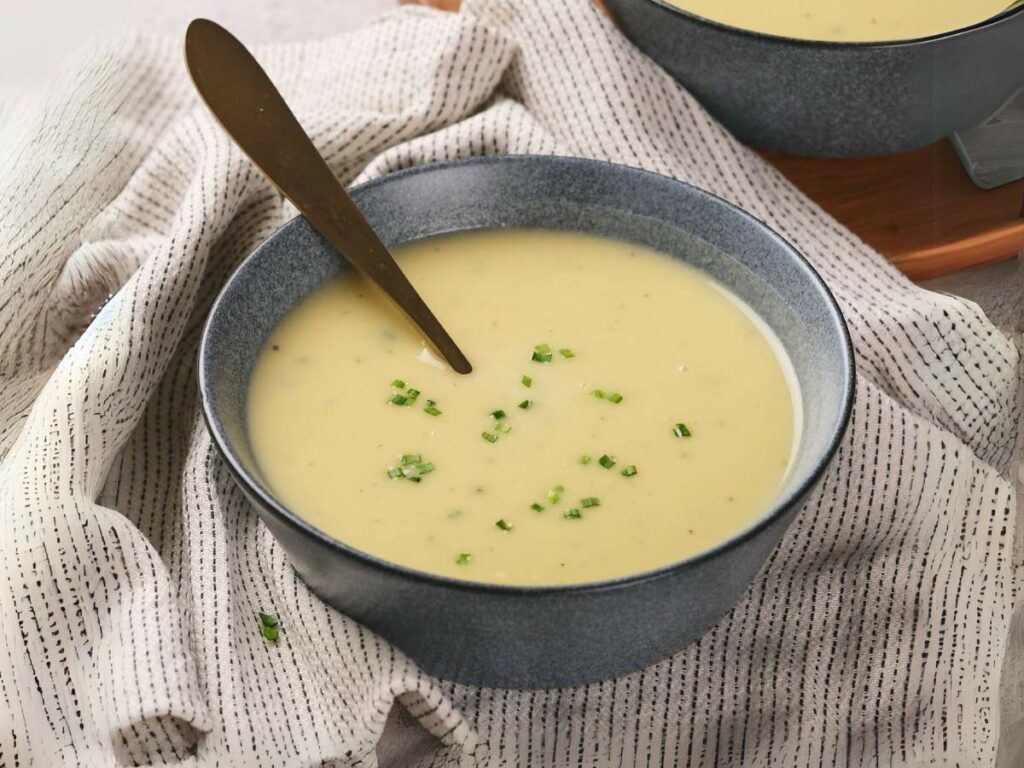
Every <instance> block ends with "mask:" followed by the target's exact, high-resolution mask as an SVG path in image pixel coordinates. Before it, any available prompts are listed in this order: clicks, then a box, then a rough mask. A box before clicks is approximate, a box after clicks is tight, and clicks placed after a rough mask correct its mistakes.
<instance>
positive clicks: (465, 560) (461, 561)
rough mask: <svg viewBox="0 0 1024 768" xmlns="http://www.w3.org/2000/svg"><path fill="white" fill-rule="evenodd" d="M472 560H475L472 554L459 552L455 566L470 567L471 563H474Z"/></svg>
mask: <svg viewBox="0 0 1024 768" xmlns="http://www.w3.org/2000/svg"><path fill="white" fill-rule="evenodd" d="M472 559H473V554H472V553H471V552H459V556H458V557H456V558H455V564H456V565H469V563H470V561H472Z"/></svg>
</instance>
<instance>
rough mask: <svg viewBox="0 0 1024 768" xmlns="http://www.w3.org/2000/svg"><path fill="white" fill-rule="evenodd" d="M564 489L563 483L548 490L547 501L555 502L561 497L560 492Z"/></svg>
mask: <svg viewBox="0 0 1024 768" xmlns="http://www.w3.org/2000/svg"><path fill="white" fill-rule="evenodd" d="M564 491H565V486H564V485H556V486H555V487H553V488H552V489H551V490H550V491H548V501H549V502H551V503H552V504H557V503H558V501H559V499H561V498H562V493H563V492H564Z"/></svg>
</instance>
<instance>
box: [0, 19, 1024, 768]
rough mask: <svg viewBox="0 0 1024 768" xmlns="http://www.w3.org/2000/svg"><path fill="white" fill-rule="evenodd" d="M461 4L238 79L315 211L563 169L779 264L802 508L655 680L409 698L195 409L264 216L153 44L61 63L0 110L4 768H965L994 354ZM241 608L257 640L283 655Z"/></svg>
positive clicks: (1002, 535) (1005, 389)
mask: <svg viewBox="0 0 1024 768" xmlns="http://www.w3.org/2000/svg"><path fill="white" fill-rule="evenodd" d="M467 6H468V7H467V8H466V9H465V10H464V12H463V13H462V14H460V15H451V14H442V13H438V12H434V11H428V10H425V9H417V8H406V9H402V10H399V11H396V12H393V13H390V14H387V15H386V16H384V17H382V18H381V19H379V20H378V21H377V22H376V23H374V24H372V25H370V26H368V27H367V28H365V29H363V30H361V31H359V32H357V33H353V34H348V35H343V36H338V37H334V38H331V39H326V40H322V41H317V42H309V43H305V44H301V45H300V44H288V45H280V46H266V47H262V48H258V49H257V51H256V52H257V55H258V56H259V58H260V59H261V60H262V61H263V62H265V64H266V66H267V68H268V70H269V71H270V73H271V75H272V77H273V78H274V79H275V80H276V81H277V83H278V84H279V85H280V87H281V89H282V91H283V92H284V94H285V96H286V98H288V100H289V101H290V102H291V103H292V104H293V105H294V106H295V108H296V112H297V114H298V115H299V118H300V120H301V121H302V122H303V124H304V125H305V126H306V127H307V129H308V130H309V132H310V133H311V135H312V136H313V138H314V140H315V142H316V143H317V145H318V146H319V147H320V149H321V150H322V151H323V152H324V154H325V155H326V157H327V158H328V160H329V161H330V163H331V165H332V166H333V168H334V169H335V170H336V171H337V173H338V175H339V176H340V177H341V178H342V179H344V180H345V181H346V182H348V181H352V180H354V179H356V178H357V177H359V178H368V177H371V176H376V175H379V174H383V173H387V172H389V171H393V170H396V169H399V168H404V167H407V166H410V165H414V164H419V163H426V162H430V161H434V160H442V159H448V158H454V157H465V156H469V155H474V154H493V153H506V152H508V153H524V152H530V153H558V154H565V155H581V156H587V157H596V158H604V159H609V160H614V161H617V162H623V163H629V164H632V165H637V166H641V167H644V168H649V169H651V170H655V171H659V172H661V173H666V174H669V175H672V176H675V177H677V178H680V179H685V180H687V181H690V182H692V183H694V184H697V185H699V186H701V187H703V188H705V189H709V190H712V191H713V192H716V193H717V194H719V195H721V196H723V197H725V198H727V199H729V200H731V201H733V202H735V203H737V204H739V205H741V206H742V207H744V208H746V209H747V210H748V211H750V212H752V213H753V214H754V215H755V216H757V217H758V218H760V219H762V220H764V221H766V222H768V223H769V224H770V225H771V226H773V227H774V228H776V229H777V230H778V231H779V232H781V233H782V234H783V235H785V236H786V237H787V238H789V239H790V240H791V241H792V242H793V243H794V244H795V245H796V246H797V247H798V248H799V249H800V250H802V251H803V252H804V253H805V254H806V255H807V256H808V258H809V259H810V260H811V261H812V262H813V264H814V265H815V267H816V268H817V269H818V270H819V271H820V272H821V274H822V276H823V277H824V278H825V280H826V281H827V282H828V284H829V285H830V287H831V288H832V290H833V291H834V292H835V294H836V297H837V298H838V300H839V302H840V304H841V306H842V309H843V312H844V313H845V315H846V317H847V320H848V322H849V325H850V331H851V334H852V336H853V340H854V344H855V347H856V354H857V364H858V366H859V372H860V378H859V381H858V386H857V398H856V407H855V409H854V413H853V418H852V420H851V424H850V429H849V432H848V434H847V436H846V439H845V440H844V442H843V445H842V448H841V449H840V451H839V454H838V456H837V458H836V461H835V463H834V464H833V465H832V467H831V469H830V470H829V471H828V473H827V476H826V477H825V481H824V484H823V485H822V487H821V489H820V490H819V491H818V492H817V493H815V494H814V496H813V498H811V500H810V501H809V502H808V504H807V505H806V507H805V509H804V510H803V511H802V512H801V514H800V515H799V517H798V519H797V521H796V522H795V523H794V525H793V526H792V528H791V529H790V531H789V533H788V534H787V535H786V536H785V538H784V540H783V542H782V543H781V545H780V546H779V547H778V549H777V551H776V552H775V553H774V554H773V555H772V557H771V559H770V560H769V562H768V563H767V565H766V566H765V568H764V569H763V571H762V572H761V574H760V575H759V576H758V577H757V579H756V580H755V581H754V583H753V584H752V586H751V587H750V589H749V590H748V591H747V593H746V595H745V596H744V597H743V599H742V600H741V601H740V603H739V604H738V605H737V606H736V607H735V609H734V610H733V611H732V612H731V613H729V614H728V615H727V616H726V617H725V618H724V619H723V620H722V621H721V622H720V623H719V624H718V625H717V626H716V627H714V628H713V629H712V630H711V631H710V632H708V634H707V635H706V636H705V637H704V638H703V639H701V640H700V641H699V642H698V643H696V644H694V645H692V646H690V647H689V648H687V649H685V650H684V651H682V652H681V653H679V654H678V655H676V656H675V657H674V658H672V659H669V660H666V661H664V662H662V663H660V664H657V665H655V666H653V667H651V668H649V669H647V670H644V671H643V672H640V673H637V674H634V675H630V676H628V677H624V678H622V679H619V680H616V681H608V682H606V683H603V684H600V685H593V686H589V687H585V688H576V689H565V690H552V691H522V692H508V691H495V690H482V689H476V688H470V687H465V686H460V685H454V684H450V683H446V682H443V681H437V680H434V679H431V678H429V677H427V676H425V675H423V674H421V673H420V672H419V671H418V670H417V669H416V667H415V665H414V664H412V663H411V662H410V661H408V660H407V659H406V658H404V657H403V655H402V654H401V653H400V652H398V651H396V650H395V649H393V648H391V647H390V646H388V645H387V644H386V643H384V642H383V641H381V640H380V639H378V638H376V637H375V636H373V635H372V634H371V633H370V632H368V631H366V630H364V629H362V628H360V627H359V626H357V625H356V624H355V623H353V622H352V621H350V620H348V619H347V618H345V617H344V616H342V615H341V614H339V613H337V612H335V611H333V610H332V609H329V608H327V607H325V606H324V605H323V604H321V603H320V602H319V601H318V600H317V599H316V598H315V597H313V596H312V595H311V594H310V593H309V592H308V590H307V589H306V588H305V587H304V585H303V584H302V583H301V582H300V581H299V580H298V579H297V577H296V576H295V574H294V573H293V571H292V570H291V568H290V566H289V564H288V562H287V560H286V559H285V557H284V555H283V554H282V552H281V550H280V548H279V547H277V545H276V544H275V543H274V540H273V539H272V538H271V536H270V535H269V534H268V532H267V531H266V529H265V528H264V527H263V525H262V524H260V523H259V522H258V521H257V519H256V517H255V515H254V514H253V512H252V511H251V510H250V508H249V507H248V506H247V504H246V502H245V501H244V500H243V498H242V496H241V494H240V493H239V491H238V490H237V489H236V488H235V487H234V485H233V483H232V481H231V479H230V477H229V475H228V473H227V471H226V470H225V468H224V465H223V464H222V462H221V461H220V460H219V459H218V458H217V456H216V454H215V452H214V450H213V448H212V446H211V444H210V440H209V437H208V435H207V432H206V429H205V428H204V426H203V423H202V419H201V417H200V414H199V409H198V402H197V398H196V386H195V378H196V370H195V366H196V346H197V342H198V339H199V333H200V329H201V326H202V322H203V319H204V315H205V313H206V311H207V309H208V307H209V305H210V302H211V301H212V299H213V297H214V295H215V294H216V292H217V290H218V288H219V287H220V285H221V284H222V283H223V281H224V279H225V277H226V276H227V275H228V273H229V272H230V271H231V269H232V267H233V266H234V265H235V264H237V263H238V261H239V259H241V258H242V257H244V256H245V255H246V254H247V253H248V252H249V251H250V250H251V249H252V248H253V247H254V246H255V245H256V244H257V243H258V242H259V241H260V240H261V239H263V238H265V237H266V236H267V235H269V234H270V233H271V232H272V231H273V230H274V229H275V228H276V227H278V226H279V225H280V224H282V223H283V222H284V221H286V220H287V219H288V218H289V217H290V216H291V215H292V214H293V212H292V211H291V210H290V209H289V207H288V206H287V205H285V204H283V203H282V200H281V198H280V196H279V195H278V194H277V193H276V192H275V191H274V190H273V189H272V188H271V186H270V185H269V184H268V183H267V182H266V181H265V180H264V179H263V178H262V176H261V175H260V174H259V173H258V172H256V171H255V170H254V169H253V168H252V166H251V165H250V164H249V163H248V162H247V161H246V160H245V159H244V158H243V157H242V156H241V155H240V154H239V152H238V151H237V150H236V149H235V148H234V147H233V146H232V144H231V143H230V142H229V141H228V139H227V138H226V137H225V136H224V134H223V133H222V132H221V131H220V130H219V128H218V127H217V126H216V124H215V123H214V121H213V120H212V118H211V117H210V116H209V115H208V114H207V112H206V111H205V109H204V108H203V107H202V106H201V105H200V104H198V102H197V100H196V98H195V97H194V96H193V94H192V91H191V87H190V85H189V84H188V81H187V78H186V75H185V72H184V68H183V65H182V61H181V55H180V51H179V47H178V43H177V41H163V40H157V39H150V38H145V37H134V38H131V39H126V40H120V41H116V42H111V43H108V44H106V45H104V46H101V47H94V48H92V49H90V50H89V51H87V52H85V53H84V54H83V55H81V56H80V57H79V58H78V59H77V60H75V62H74V63H73V65H72V66H70V67H69V68H68V69H67V70H66V72H65V73H64V75H63V76H62V77H61V78H59V79H58V80H56V81H55V82H54V83H52V85H51V86H49V87H48V88H46V89H44V90H40V91H37V92H32V93H25V94H20V95H19V96H18V97H17V98H12V97H7V98H4V99H2V100H0V387H2V397H0V457H2V459H0V619H2V633H0V765H3V766H15V765H17V766H63V765H67V766H79V765H81V766H107V765H142V764H147V765H148V764H165V763H171V764H199V765H225V766H228V765H232V766H233V765H239V766H248V765H274V766H313V765H334V764H338V765H374V764H376V762H377V752H376V750H375V745H376V744H377V742H378V740H379V738H380V737H381V734H382V731H383V729H384V727H385V722H386V721H387V720H388V717H389V712H390V711H391V709H392V706H393V705H394V704H395V702H396V701H397V702H398V704H399V705H400V706H401V707H404V708H405V709H406V710H408V712H409V713H411V716H412V717H413V718H416V719H418V721H419V722H420V723H421V724H422V725H423V726H424V727H425V728H426V729H427V730H428V731H429V732H430V733H432V734H434V735H435V736H436V737H438V742H437V746H436V748H435V749H428V750H421V751H420V752H419V757H416V758H411V757H410V758H408V760H407V764H410V763H413V762H415V763H417V764H424V765H425V764H430V765H487V766H490V765H495V766H497V765H526V766H547V765H573V766H592V765H688V766H718V765H725V766H758V767H760V766H779V767H785V768H789V767H791V766H833V765H835V766H868V765H871V766H876V765H884V766H889V765H894V766H925V765H929V766H953V765H956V766H962V767H966V766H991V765H994V764H995V761H996V759H997V756H996V752H997V744H998V741H999V734H1000V730H1001V729H1002V730H1003V731H1004V734H1005V738H1006V739H1010V740H1012V739H1013V737H1014V734H1015V733H1016V734H1018V738H1019V732H1020V730H1021V727H1022V726H1024V713H1022V712H1021V711H1020V701H1021V700H1020V698H1019V695H1020V688H1021V685H1020V684H1019V682H1017V681H1013V680H1011V681H1009V682H1007V681H1006V680H1004V681H1003V690H1004V694H1005V695H1004V696H1002V697H1000V677H1001V674H1002V672H1003V659H1004V652H1005V648H1006V641H1007V637H1008V635H1009V632H1010V628H1011V614H1012V611H1013V608H1014V596H1015V588H1014V568H1013V558H1012V548H1013V535H1014V526H1015V518H1016V516H1017V506H1016V500H1015V495H1014V489H1013V480H1014V478H1015V476H1016V473H1017V472H1018V469H1019V465H1018V458H1019V450H1018V446H1017V440H1018V424H1019V421H1020V415H1021V414H1020V409H1021V396H1020V391H1019V372H1018V369H1019V356H1018V351H1017V347H1016V346H1015V344H1014V343H1013V340H1012V339H1011V338H1009V337H1008V336H1007V335H1004V334H1003V333H1002V332H1000V331H998V330H997V329H996V328H995V327H994V326H993V325H992V324H990V323H989V321H988V320H986V318H985V317H984V316H983V314H982V313H981V311H980V310H979V309H978V307H977V306H976V305H974V304H973V303H971V302H969V301H965V300H962V299H958V298H955V297H952V296H946V295H941V294H937V293H930V292H926V291H923V290H921V289H919V288H916V287H914V286H913V285H911V284H910V283H909V282H907V281H906V280H905V279H904V278H903V277H901V276H900V275H899V274H898V273H897V272H896V271H895V270H893V269H892V268H891V267H889V266H888V265H887V264H886V263H885V262H884V261H883V259H882V258H881V257H879V256H878V255H877V254H876V253H874V252H872V251H871V250H870V249H869V248H868V247H866V246H865V245H864V244H863V243H861V242H860V241H859V240H857V238H856V237H854V236H853V235H851V234H850V233H849V232H847V231H846V230H844V229H843V228H842V227H840V226H839V225H837V224H836V223H835V222H834V221H833V220H832V219H831V218H829V217H828V216H827V215H825V214H824V213H822V212H821V211H820V210H819V209H818V208H817V207H816V206H815V205H814V204H812V203H811V202H809V201H808V200H807V199H806V198H804V197H803V196H802V195H801V194H800V193H799V192H798V191H797V190H796V189H794V187H793V186H792V185H790V184H789V183H788V182H786V181H785V180H784V179H783V178H782V177H781V176H780V175H779V174H778V173H777V172H776V171H775V170H773V169H772V168H771V167H769V166H768V165H766V164H765V163H764V162H763V161H762V160H761V159H759V158H758V157H757V156H756V155H754V154H753V153H751V152H750V151H748V150H747V149H745V148H744V147H742V146H740V145H739V144H737V143H736V142H735V141H734V140H733V139H732V138H731V137H730V136H729V135H728V134H727V133H726V132H725V131H724V130H723V129H722V128H721V127H719V126H718V125H717V124H715V123H714V122H713V121H712V120H710V119H709V118H708V117H707V116H706V115H705V113H704V112H703V110H702V109H701V108H700V106H699V105H698V104H697V103H696V102H695V101H694V99H693V98H691V97H690V96H689V95H688V94H687V93H686V92H684V91H683V90H682V89H681V88H680V87H679V86H677V85H676V84H675V83H674V82H673V81H672V80H670V79H669V77H668V76H667V75H665V74H664V73H663V72H662V71H661V70H659V69H658V68H657V67H656V66H655V65H654V64H652V63H651V62H650V61H649V60H648V59H646V58H645V57H644V56H643V55H641V54H639V53H638V52H637V51H636V50H635V49H634V48H633V47H632V46H631V45H630V44H629V43H628V42H627V41H626V40H625V39H624V38H622V37H621V36H620V34H619V33H618V32H617V31H616V30H615V29H614V28H613V27H612V26H611V25H610V23H609V22H607V21H606V20H605V19H603V18H602V17H601V16H600V15H599V14H598V13H596V12H595V11H594V10H593V9H592V8H591V7H590V6H589V4H588V3H587V2H586V1H585V0H560V1H559V2H552V1H551V0H475V1H474V0H471V1H470V2H468V3H467ZM108 297H109V301H108ZM101 306H102V309H101V310H100V311H99V312H98V314H97V313H96V311H97V309H98V308H99V307H101ZM665 609H666V610H671V609H672V607H671V606H670V605H667V606H665ZM258 610H271V611H273V612H275V613H277V614H278V615H279V616H280V617H281V621H282V624H283V626H284V630H285V631H284V634H283V637H282V641H281V642H280V643H279V644H278V645H276V646H274V645H270V644H268V643H267V642H266V641H265V640H264V639H263V638H262V637H261V636H260V634H259V631H258V627H257V624H256V621H255V614H256V611H258ZM1018 613H1019V611H1018ZM1017 621H1018V622H1019V621H1020V616H1019V615H1018V617H1017ZM1006 743H1008V742H1007V741H1005V740H1004V747H1003V754H1002V755H1001V756H1000V760H1001V761H1002V762H1003V763H1004V764H1005V765H1010V764H1011V763H1010V762H1008V761H1009V760H1012V759H1015V758H1013V756H1012V755H1010V756H1009V757H1008V756H1007V755H1008V754H1009V752H1008V751H1007V749H1006V747H1005V744H1006ZM1021 754H1024V753H1021Z"/></svg>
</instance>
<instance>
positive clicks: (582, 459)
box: [580, 453, 593, 465]
mask: <svg viewBox="0 0 1024 768" xmlns="http://www.w3.org/2000/svg"><path fill="white" fill-rule="evenodd" d="M592 461H593V459H592V458H590V457H589V456H587V454H585V453H584V454H583V455H582V456H580V464H583V465H586V464H589V463H590V462H592Z"/></svg>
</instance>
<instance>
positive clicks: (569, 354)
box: [558, 347, 576, 360]
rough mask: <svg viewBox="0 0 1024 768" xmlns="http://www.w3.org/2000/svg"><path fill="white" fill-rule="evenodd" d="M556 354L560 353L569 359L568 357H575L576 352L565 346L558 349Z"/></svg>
mask: <svg viewBox="0 0 1024 768" xmlns="http://www.w3.org/2000/svg"><path fill="white" fill-rule="evenodd" d="M558 354H560V355H561V356H562V357H564V358H565V359H566V360H568V359H570V358H573V357H576V353H575V352H573V351H572V350H571V349H569V348H568V347H565V348H563V349H560V350H558Z"/></svg>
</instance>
